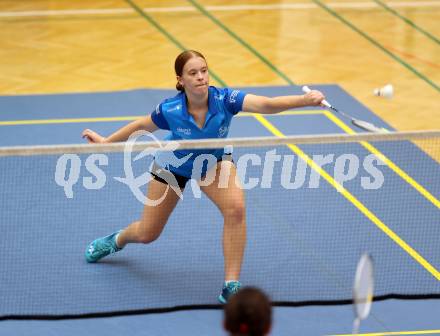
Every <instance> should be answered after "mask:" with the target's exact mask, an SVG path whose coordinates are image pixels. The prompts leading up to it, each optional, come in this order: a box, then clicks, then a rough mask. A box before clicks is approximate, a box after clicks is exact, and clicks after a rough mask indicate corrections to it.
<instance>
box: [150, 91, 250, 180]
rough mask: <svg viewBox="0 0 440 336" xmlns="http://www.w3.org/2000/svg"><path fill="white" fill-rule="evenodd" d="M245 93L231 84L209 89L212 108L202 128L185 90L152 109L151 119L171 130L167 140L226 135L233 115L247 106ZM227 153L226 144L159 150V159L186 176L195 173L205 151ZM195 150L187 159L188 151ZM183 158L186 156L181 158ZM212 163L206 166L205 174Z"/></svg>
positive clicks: (157, 161) (164, 165)
mask: <svg viewBox="0 0 440 336" xmlns="http://www.w3.org/2000/svg"><path fill="white" fill-rule="evenodd" d="M244 97H245V94H244V93H243V92H241V91H239V90H232V89H230V88H216V87H214V86H210V87H209V89H208V112H207V115H206V119H205V124H204V125H203V127H202V128H199V127H198V126H197V124H196V122H195V120H194V118H193V117H192V116H191V114H189V113H188V110H187V104H186V96H185V93H183V92H180V93H179V94H177V95H176V96H175V97H173V98H168V99H165V100H164V101H163V102H162V103H160V104H159V105H158V106H157V107H156V110H155V111H153V113H151V119H152V120H153V122H154V123H155V124H156V125H157V126H158V127H159V128H161V129H165V130H169V131H171V133H170V134H169V135H168V136H167V137H166V140H191V139H192V140H195V139H207V138H226V137H227V135H228V133H229V126H230V124H231V119H232V117H233V116H234V115H235V114H237V113H238V112H239V111H241V110H242V108H243V100H244ZM224 153H225V151H224V148H219V149H201V150H175V151H174V152H157V153H156V155H155V161H156V163H157V164H158V165H159V166H161V167H163V168H166V169H168V170H170V171H172V172H173V173H176V174H179V175H181V176H185V177H191V176H192V170H193V164H194V160H195V159H196V158H197V156H199V155H201V154H211V155H214V156H215V157H216V158H217V159H219V158H221V157H222V155H223V154H224ZM189 154H191V156H189V159H188V160H186V161H185V162H184V163H181V161H184V160H185V159H182V158H184V157H185V156H186V155H189ZM179 159H182V160H181V161H180V162H179ZM208 168H210V167H208V166H206V167H204V168H203V171H202V176H203V175H204V174H205V173H206V170H207V169H208Z"/></svg>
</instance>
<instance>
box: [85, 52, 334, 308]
mask: <svg viewBox="0 0 440 336" xmlns="http://www.w3.org/2000/svg"><path fill="white" fill-rule="evenodd" d="M174 68H175V72H176V78H177V84H176V89H177V90H178V91H179V93H178V94H177V95H176V96H175V97H173V98H169V99H165V100H164V101H163V102H162V103H161V104H159V105H158V106H157V108H156V109H155V111H153V112H152V113H151V115H148V116H145V117H141V118H139V119H138V120H136V121H133V122H131V123H130V124H128V125H126V126H124V127H122V128H121V129H119V130H118V131H116V132H115V133H114V134H112V135H110V136H109V137H103V136H101V135H99V134H98V133H96V132H94V131H92V130H89V129H86V130H84V131H83V134H82V135H83V137H84V138H86V139H87V140H88V142H89V143H108V142H121V141H126V140H127V139H128V138H129V137H130V135H131V134H132V133H134V132H136V131H139V130H145V131H148V132H154V131H155V130H157V129H159V128H160V129H165V130H169V131H170V132H171V134H170V135H169V136H168V138H167V140H181V139H201V138H224V137H226V136H227V133H228V130H229V125H230V122H231V119H232V117H233V116H234V115H235V114H237V113H238V112H239V111H247V112H255V113H262V114H273V113H278V112H281V111H285V110H287V109H290V108H295V107H303V106H317V105H320V103H321V101H322V100H323V99H325V97H324V96H323V94H322V93H321V92H319V91H311V92H308V93H306V94H304V95H298V96H294V95H292V96H280V97H274V98H269V97H264V96H256V95H252V94H245V93H243V92H242V91H239V90H232V89H230V88H217V87H214V86H209V72H208V65H207V62H206V60H205V57H204V56H203V55H202V54H201V53H199V52H197V51H193V50H187V51H184V52H182V53H181V54H180V55H179V56H177V58H176V60H175V64H174ZM178 152H179V153H177V152H176V153H175V155H176V156H179V154H180V156H179V157H183V156H184V155H185V154H188V153H187V152H186V153H185V151H178ZM182 152H184V153H183V154H184V155H182ZM209 153H210V154H213V155H214V156H215V157H216V158H217V163H216V164H214V165H213V166H212V167H209V171H208V173H213V174H215V178H214V183H211V184H210V185H207V186H206V185H204V186H201V190H202V191H203V192H204V193H205V194H206V195H207V197H208V198H209V199H210V200H212V202H214V204H215V205H216V206H217V207H218V208H219V210H220V212H221V213H222V215H223V218H224V226H223V255H224V267H225V282H224V284H223V288H222V291H221V293H220V295H219V297H218V300H219V301H220V302H221V303H225V302H227V300H228V298H229V297H230V296H231V295H233V294H234V293H236V292H237V291H238V290H239V288H240V286H241V284H240V282H239V276H240V269H241V265H242V259H243V253H244V248H245V245H246V216H245V213H246V211H245V198H244V192H243V188H241V187H240V186H239V185H237V183H235V180H236V167H235V165H234V162H233V160H232V159H231V156H230V155H227V154H228V153H225V151H224V150H223V149H222V150H215V151H209ZM194 159H195V157H194V155H193V156H191V158H190V159H189V160H188V161H187V162H185V164H183V165H181V166H179V167H178V168H173V167H170V166H168V165H164V163H163V161H164V160H163V158H162V157H161V155H160V154H159V155H156V157H155V162H154V165H153V168H152V171H151V174H152V177H153V180H152V181H151V182H150V183H149V187H148V194H147V196H148V199H150V200H157V199H159V198H160V197H162V196H163V195H164V193H165V191H166V189H167V188H168V187H169V186H168V185H167V184H170V183H172V182H170V181H174V182H177V184H178V186H179V187H180V190H183V189H184V188H185V185H186V183H187V182H188V180H189V179H190V178H191V176H192V171H191V170H192V163H193V162H194ZM166 168H168V169H166ZM220 168H222V169H229V174H220ZM170 174H172V177H173V178H169V176H170ZM222 179H223V180H222ZM220 186H221V187H220ZM224 186H226V188H225V187H224ZM175 187H176V186H175ZM177 190H178V189H177ZM178 200H179V196H178V195H177V192H169V193H167V194H166V196H165V197H164V199H163V201H162V202H160V203H159V204H158V205H155V206H149V205H145V207H144V211H143V214H142V215H141V218H140V219H139V220H137V221H135V222H133V223H131V224H130V225H129V226H128V227H126V228H125V229H123V230H121V231H118V232H115V233H113V234H111V235H109V236H106V237H103V238H99V239H96V240H95V241H93V242H92V243H90V245H89V246H88V247H87V249H86V253H85V257H86V260H87V261H88V262H90V263H92V262H97V261H98V260H99V259H101V258H103V257H105V256H107V255H109V254H111V253H115V252H118V251H120V250H121V249H123V248H124V247H125V246H126V245H127V244H129V243H143V244H148V243H151V242H153V241H154V240H156V239H157V238H158V237H159V235H160V234H161V232H162V230H163V228H164V226H165V224H166V223H167V220H168V218H169V216H170V214H171V212H172V211H173V209H174V208H175V206H176V204H177V202H178Z"/></svg>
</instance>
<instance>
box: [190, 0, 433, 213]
mask: <svg viewBox="0 0 440 336" xmlns="http://www.w3.org/2000/svg"><path fill="white" fill-rule="evenodd" d="M188 1H189V2H190V3H191V4H193V5H194V6H195V7H196V8H197V9H198V10H200V11H201V12H202V13H203V14H204V15H206V16H207V17H209V18H210V19H211V20H212V21H213V22H214V23H215V24H217V25H218V26H220V27H221V28H222V29H223V30H224V31H226V32H227V33H229V34H230V35H231V36H232V37H233V38H235V39H236V40H237V41H238V42H240V43H241V44H242V45H243V46H245V47H246V48H247V49H248V50H250V51H251V52H252V53H254V55H256V56H257V57H258V58H259V59H260V60H262V61H263V62H264V63H265V64H267V65H268V66H269V67H270V68H271V69H272V70H274V69H275V70H274V71H275V72H276V73H277V74H278V75H280V71H278V70H277V69H276V68H275V66H274V65H272V64H271V63H270V62H269V61H267V60H266V59H265V58H264V57H263V56H261V54H259V53H258V51H257V50H255V49H254V48H252V47H251V46H250V45H249V44H247V43H246V42H245V41H243V39H241V38H240V37H239V36H238V35H236V34H235V33H234V32H232V31H231V30H230V29H229V28H228V27H226V26H225V25H224V24H223V23H222V22H220V20H218V19H216V18H215V17H214V16H213V15H211V14H210V13H209V12H208V11H207V10H206V9H204V8H203V7H202V6H201V5H199V4H198V3H197V2H196V1H195V0H188ZM344 20H345V19H344ZM356 29H357V28H356ZM281 77H282V78H283V79H286V80H287V81H288V83H289V84H293V82H292V81H291V80H290V79H289V78H288V77H287V76H286V75H284V74H282V76H281ZM328 115H329V114H328ZM331 120H332V121H333V122H335V123H336V124H337V125H338V126H339V127H341V129H343V130H344V131H345V132H346V133H350V134H353V133H355V132H354V131H353V130H352V129H350V128H349V127H348V126H347V125H346V124H344V123H343V122H342V121H341V120H340V119H338V118H335V117H333V118H332V119H331ZM363 146H364V147H366V148H367V150H369V151H370V152H371V153H373V154H381V153H380V152H379V151H378V150H377V149H375V148H374V147H373V146H371V145H368V146H367V144H366V143H364V144H363ZM387 162H388V164H389V166H390V168H391V169H392V170H393V171H394V172H395V173H396V174H397V175H399V176H400V177H401V178H403V180H404V181H406V182H407V183H409V184H410V185H411V186H412V187H414V188H415V189H416V190H417V191H419V192H420V193H421V194H422V195H423V196H424V197H425V198H426V199H427V200H429V201H430V202H431V203H433V204H434V205H435V206H436V207H438V208H440V201H439V200H437V199H436V198H435V197H434V196H432V195H431V194H430V193H429V192H428V191H426V189H424V188H423V187H421V186H420V185H419V184H418V183H417V182H416V181H415V180H414V179H412V178H411V177H409V176H408V175H407V174H404V173H403V171H402V170H401V169H400V168H399V167H397V166H396V165H395V164H394V163H393V162H391V161H390V160H387Z"/></svg>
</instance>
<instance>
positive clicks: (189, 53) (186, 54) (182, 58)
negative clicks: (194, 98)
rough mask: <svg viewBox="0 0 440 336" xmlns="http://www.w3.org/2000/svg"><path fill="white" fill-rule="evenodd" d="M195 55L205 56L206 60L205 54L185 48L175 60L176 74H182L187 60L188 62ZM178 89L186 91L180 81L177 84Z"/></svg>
mask: <svg viewBox="0 0 440 336" xmlns="http://www.w3.org/2000/svg"><path fill="white" fill-rule="evenodd" d="M194 57H200V58H203V59H204V60H205V62H206V59H205V56H203V55H202V54H201V53H199V52H198V51H195V50H185V51H183V52H181V53H180V54H179V56H177V58H176V60H175V62H174V71H175V72H176V76H182V72H183V67H184V66H185V64H186V62H188V61H189V60H190V59H191V58H194ZM176 89H177V90H178V91H184V88H183V86H182V85H180V83H179V82H177V84H176Z"/></svg>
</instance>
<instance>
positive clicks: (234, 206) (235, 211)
mask: <svg viewBox="0 0 440 336" xmlns="http://www.w3.org/2000/svg"><path fill="white" fill-rule="evenodd" d="M223 216H224V217H228V218H229V219H232V220H233V221H234V222H236V223H237V222H242V221H244V219H245V217H246V207H245V204H244V202H243V201H237V202H231V203H230V204H229V205H228V207H227V208H226V209H225V210H224V211H223Z"/></svg>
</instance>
